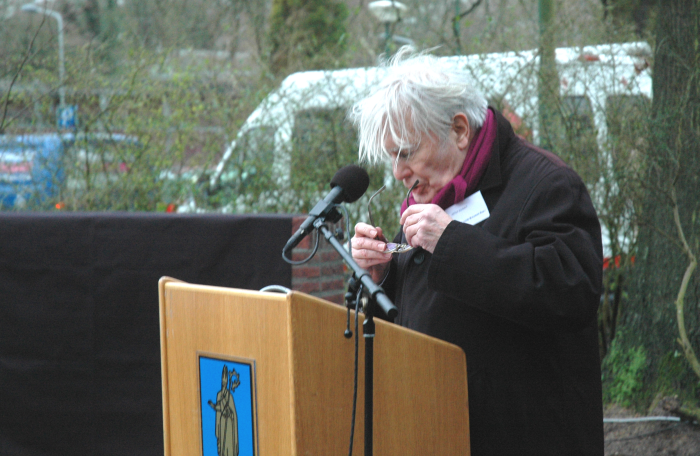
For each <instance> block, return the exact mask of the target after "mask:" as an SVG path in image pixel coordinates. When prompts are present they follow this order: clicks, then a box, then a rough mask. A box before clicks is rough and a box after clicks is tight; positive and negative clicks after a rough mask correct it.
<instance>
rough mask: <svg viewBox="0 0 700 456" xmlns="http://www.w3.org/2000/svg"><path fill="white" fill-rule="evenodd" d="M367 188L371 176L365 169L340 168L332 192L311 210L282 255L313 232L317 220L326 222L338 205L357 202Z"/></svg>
mask: <svg viewBox="0 0 700 456" xmlns="http://www.w3.org/2000/svg"><path fill="white" fill-rule="evenodd" d="M367 187H369V175H368V174H367V171H365V170H364V169H363V168H361V167H359V166H357V165H348V166H344V167H342V168H340V169H339V170H338V171H337V172H336V173H335V176H333V179H331V191H330V192H329V193H328V195H326V197H325V198H323V199H322V200H321V201H319V202H318V203H317V204H316V206H314V208H313V209H311V212H309V216H308V217H307V219H306V220H304V223H302V224H301V226H300V227H299V229H298V230H297V232H296V233H294V235H293V236H292V237H291V238H289V240H288V241H287V245H285V246H284V249H282V253H285V252H288V251H290V250H292V249H293V248H294V247H296V246H297V245H298V244H299V243H300V242H301V240H302V239H304V238H305V237H306V235H307V234H309V232H311V230H312V229H313V227H314V222H315V221H316V220H318V219H319V218H321V219H323V220H324V221H325V219H326V217H327V216H328V215H330V214H331V211H333V210H334V209H335V206H336V205H337V204H340V203H353V202H355V201H357V200H358V199H360V197H361V196H362V195H364V193H365V192H366V191H367ZM338 218H340V217H338ZM336 221H337V220H336Z"/></svg>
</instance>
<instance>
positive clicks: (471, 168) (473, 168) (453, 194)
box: [401, 108, 496, 214]
mask: <svg viewBox="0 0 700 456" xmlns="http://www.w3.org/2000/svg"><path fill="white" fill-rule="evenodd" d="M495 140H496V117H495V116H494V114H493V111H491V108H489V109H488V111H486V120H484V124H483V125H482V126H481V128H480V129H479V132H478V133H477V135H476V136H475V137H474V139H473V140H472V143H471V144H470V145H469V149H468V150H467V156H466V158H465V159H464V164H463V165H462V171H460V173H459V174H457V175H456V176H455V177H454V178H453V179H452V180H451V181H450V182H448V183H447V185H445V186H444V187H442V188H441V189H440V191H439V192H437V194H436V195H435V196H434V197H433V200H432V201H431V202H432V204H437V205H438V206H440V207H441V208H443V209H447V208H448V207H450V206H452V205H454V204H457V203H459V202H461V201H463V200H464V198H465V197H466V196H467V195H471V194H472V193H474V191H475V190H476V187H477V185H479V180H481V176H483V175H484V172H485V171H486V167H487V166H488V164H489V160H490V159H491V148H492V147H493V142H494V141H495ZM408 200H409V202H410V203H411V204H415V203H416V200H414V199H413V194H411V195H410V196H409V197H408ZM407 207H408V206H407V205H406V200H404V201H403V203H402V204H401V213H402V214H403V211H405V210H406V208H407Z"/></svg>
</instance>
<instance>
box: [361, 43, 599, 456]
mask: <svg viewBox="0 0 700 456" xmlns="http://www.w3.org/2000/svg"><path fill="white" fill-rule="evenodd" d="M351 118H352V119H353V121H354V122H355V124H356V125H357V126H358V129H359V138H360V158H361V159H363V160H365V161H368V162H378V161H380V160H384V159H389V160H391V162H392V166H393V174H394V177H395V178H396V179H397V180H399V181H400V182H401V183H402V184H403V185H404V186H405V187H406V188H411V187H414V188H413V190H412V191H411V193H410V197H409V198H408V199H407V201H404V203H403V206H402V208H401V211H402V212H401V225H402V230H401V232H400V233H399V234H398V235H397V236H396V238H395V239H394V242H396V243H406V244H408V245H409V246H411V247H413V248H412V249H411V250H409V251H407V252H405V253H392V252H391V251H387V250H388V249H387V244H388V242H387V239H386V238H385V237H384V232H383V231H382V229H381V228H380V227H376V226H371V225H368V224H365V223H359V224H357V226H356V227H355V236H354V237H353V239H352V254H353V257H354V258H355V260H356V261H357V262H358V264H359V265H360V266H361V267H363V268H365V269H367V270H368V271H370V272H371V274H372V277H373V278H374V280H375V281H377V282H381V283H382V284H383V287H384V288H385V290H386V291H387V294H388V295H389V297H391V298H392V299H393V301H394V303H395V304H396V306H397V307H398V309H399V313H398V316H397V317H396V323H398V324H400V325H402V326H405V327H407V328H411V329H414V330H416V331H420V332H422V333H425V334H428V335H431V336H434V337H437V338H440V339H443V340H446V341H448V342H451V343H454V344H456V345H458V346H460V347H461V348H462V349H463V350H464V352H465V354H466V358H467V371H468V372H467V376H468V384H469V412H470V426H471V429H470V433H471V444H472V455H473V456H483V455H489V456H491V455H493V456H502V455H538V456H542V455H557V456H564V455H566V456H571V455H603V422H602V421H603V420H602V418H603V413H602V399H601V379H600V360H599V355H598V336H597V328H596V312H597V308H598V302H599V299H600V293H601V288H602V247H601V235H600V225H599V222H598V219H597V216H596V213H595V210H594V208H593V205H592V203H591V200H590V197H589V195H588V192H587V191H586V188H585V186H584V184H583V182H582V181H581V179H580V178H579V176H578V175H577V174H576V173H575V172H574V171H573V170H572V169H571V168H569V167H568V166H567V165H566V164H565V163H564V162H563V161H562V160H561V159H559V158H558V157H557V156H555V155H554V154H552V153H550V152H547V151H545V150H542V149H539V148H537V147H535V146H533V145H532V144H529V143H528V142H526V141H524V140H523V139H521V138H519V137H518V136H516V135H515V134H514V132H513V129H512V128H511V126H510V124H509V123H508V121H507V120H506V119H505V118H504V117H503V116H502V115H501V114H500V113H499V112H497V111H496V110H494V109H492V108H490V107H488V106H487V102H486V100H485V99H484V97H483V96H482V95H481V94H479V93H478V92H477V91H475V90H474V89H473V88H472V87H470V84H469V82H468V78H467V76H466V75H465V74H464V73H462V72H460V71H457V70H455V69H450V68H445V67H442V66H441V64H440V61H439V60H438V59H436V58H435V57H432V56H430V55H425V54H422V55H411V50H410V49H402V50H401V51H400V52H399V53H398V54H397V55H396V57H395V58H394V59H392V61H391V62H390V64H389V69H388V75H387V77H386V79H385V80H384V82H383V83H382V84H381V85H380V86H379V87H378V88H377V89H376V90H375V92H374V93H373V94H372V95H370V96H369V97H367V98H366V99H364V100H361V101H360V102H358V103H357V104H356V105H355V106H354V108H353V110H352V112H351ZM416 182H417V183H416Z"/></svg>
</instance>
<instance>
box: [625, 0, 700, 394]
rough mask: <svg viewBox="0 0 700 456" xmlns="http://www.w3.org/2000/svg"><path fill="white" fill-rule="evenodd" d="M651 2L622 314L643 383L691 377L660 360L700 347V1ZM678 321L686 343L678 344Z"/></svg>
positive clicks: (683, 382)
mask: <svg viewBox="0 0 700 456" xmlns="http://www.w3.org/2000/svg"><path fill="white" fill-rule="evenodd" d="M658 6H659V8H658V16H657V25H656V49H655V58H654V73H653V92H654V100H653V103H652V119H651V124H650V128H649V132H650V135H649V145H650V147H649V151H650V152H649V154H648V156H647V157H646V164H645V165H646V167H647V179H646V182H645V187H646V191H645V194H644V197H643V201H642V202H641V205H640V208H641V210H640V211H639V213H638V215H639V216H640V231H639V241H638V255H637V267H636V268H635V269H636V271H635V277H634V286H633V287H632V290H631V302H630V306H629V307H628V311H627V312H626V315H625V316H624V320H623V321H624V323H625V326H626V329H627V331H626V333H627V334H628V336H629V337H628V343H632V344H634V345H639V344H643V345H644V346H645V348H646V350H647V353H648V355H649V356H648V359H650V360H651V364H652V365H651V366H650V370H649V372H650V374H649V376H648V377H647V379H646V387H647V389H649V388H652V389H653V388H657V389H658V388H661V387H663V385H669V384H672V385H675V387H680V388H683V387H684V386H687V387H690V386H691V385H692V383H693V382H697V377H696V376H694V375H693V370H692V369H693V366H692V363H691V362H685V363H684V364H683V366H684V370H683V371H682V372H681V375H680V377H681V378H672V379H669V378H664V376H666V377H668V376H669V375H677V373H676V374H671V372H672V371H673V369H666V368H664V364H663V362H668V360H670V359H672V358H674V357H675V358H676V359H678V358H679V356H678V354H679V355H680V359H683V355H684V352H685V355H686V359H687V361H690V359H689V358H688V356H687V355H688V351H687V348H688V346H687V344H689V345H690V346H691V347H695V349H696V351H697V350H698V348H699V347H700V319H699V318H698V316H699V314H700V307H699V305H698V302H699V301H700V290H699V288H700V280H699V279H698V274H697V273H695V274H693V269H694V267H692V266H693V262H694V261H695V260H694V258H696V257H697V254H698V251H699V250H700V218H698V217H697V216H698V215H700V197H699V196H700V191H699V189H700V182H699V180H698V176H700V89H699V87H700V39H699V38H698V37H699V36H700V1H698V0H667V1H664V2H659V5H658ZM688 271H689V272H688ZM684 286H685V288H683V287H684ZM679 304H680V306H679ZM683 304H684V307H683ZM677 312H678V313H677ZM683 318H685V321H684V323H683ZM681 323H683V326H684V327H685V328H686V329H687V344H685V343H681V345H679V344H678V342H677V339H678V338H679V334H680V335H681V336H682V331H683V328H682V327H681ZM663 360H665V361H663ZM650 392H655V391H650Z"/></svg>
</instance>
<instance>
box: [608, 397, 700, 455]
mask: <svg viewBox="0 0 700 456" xmlns="http://www.w3.org/2000/svg"><path fill="white" fill-rule="evenodd" d="M649 415H650V416H672V415H671V414H670V413H668V412H667V411H665V410H663V409H662V408H661V407H657V408H655V409H654V410H652V411H651V413H650V414H649ZM639 416H641V415H638V414H635V413H633V412H631V411H629V410H626V409H624V408H621V407H617V406H614V407H609V408H607V409H606V410H605V418H632V417H639ZM652 455H653V456H656V455H664V456H671V455H672V456H700V426H699V425H696V424H690V423H688V422H672V421H654V422H642V423H605V456H652Z"/></svg>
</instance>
